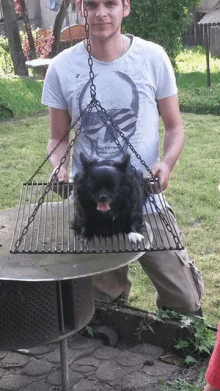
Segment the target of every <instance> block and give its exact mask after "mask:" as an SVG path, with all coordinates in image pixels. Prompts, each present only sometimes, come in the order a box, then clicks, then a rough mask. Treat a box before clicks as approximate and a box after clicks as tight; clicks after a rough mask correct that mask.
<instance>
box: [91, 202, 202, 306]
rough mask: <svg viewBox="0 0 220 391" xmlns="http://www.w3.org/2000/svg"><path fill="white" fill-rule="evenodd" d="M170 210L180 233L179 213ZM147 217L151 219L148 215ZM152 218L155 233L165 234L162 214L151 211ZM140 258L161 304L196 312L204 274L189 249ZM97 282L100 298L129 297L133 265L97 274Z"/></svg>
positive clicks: (97, 291) (150, 254)
mask: <svg viewBox="0 0 220 391" xmlns="http://www.w3.org/2000/svg"><path fill="white" fill-rule="evenodd" d="M168 213H169V219H170V221H171V222H172V224H173V227H174V228H175V229H176V231H177V232H178V233H179V234H180V232H179V228H178V226H177V222H176V219H175V216H174V214H173V211H172V209H171V208H170V207H169V206H168ZM145 219H146V220H147V219H148V217H147V215H146V216H145ZM149 219H150V223H151V227H152V230H153V234H154V235H155V237H156V238H158V237H160V238H161V237H162V236H163V237H164V236H165V234H164V229H163V224H162V223H161V219H160V218H159V216H158V215H157V214H155V215H154V216H153V215H149ZM166 235H168V239H170V240H171V242H172V240H173V236H172V234H170V233H169V232H168V231H166ZM180 235H181V234H180ZM166 240H167V237H165V238H164V241H165V242H166ZM138 261H139V262H140V264H141V266H142V268H143V269H144V271H145V272H146V273H147V274H148V275H149V277H150V278H151V280H152V282H153V284H154V286H155V288H156V290H157V294H158V295H157V306H158V307H159V308H162V307H166V308H169V309H174V310H176V311H179V312H182V313H193V312H196V311H197V310H198V309H199V308H200V307H201V303H200V301H201V298H202V295H203V292H204V284H203V280H202V276H201V273H200V271H199V270H198V269H197V268H196V267H195V264H194V262H193V261H192V260H190V258H189V256H188V253H187V251H186V250H185V249H184V250H169V251H164V250H160V251H146V252H145V254H144V255H143V256H142V257H141V258H139V260H138ZM93 285H94V290H95V296H96V298H98V299H100V300H108V301H109V300H114V299H116V298H117V297H118V296H120V295H122V294H123V296H124V300H125V301H128V296H129V291H130V288H131V281H130V279H129V267H128V266H124V267H122V268H120V269H117V270H114V271H111V272H107V273H103V274H100V275H97V276H94V277H93ZM146 310H147V308H146Z"/></svg>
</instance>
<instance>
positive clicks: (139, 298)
mask: <svg viewBox="0 0 220 391" xmlns="http://www.w3.org/2000/svg"><path fill="white" fill-rule="evenodd" d="M183 120H184V123H185V134H186V136H185V148H184V150H183V152H182V154H181V156H180V159H179V161H178V163H177V164H176V166H175V168H174V170H173V173H172V177H171V181H170V185H169V188H168V189H167V191H166V197H167V200H168V202H169V203H170V204H171V205H172V206H173V207H174V210H175V213H176V215H177V220H178V222H179V225H180V227H181V229H182V230H183V232H184V241H185V244H186V246H187V248H188V251H189V253H190V256H191V258H192V259H194V260H195V262H196V265H197V267H198V268H199V269H201V271H202V273H203V276H204V280H205V288H206V292H205V296H204V298H203V303H202V305H203V310H204V313H205V317H206V320H207V321H208V322H209V323H211V324H213V325H216V323H217V320H218V319H220V300H219V286H220V272H219V253H220V241H219V232H220V192H219V182H220V174H219V173H220V171H219V160H220V159H219V137H220V126H219V118H218V117H217V116H213V115H198V114H197V115H195V114H183ZM48 128H49V121H48V117H47V116H42V117H40V116H39V117H30V118H26V119H21V120H19V121H18V120H16V121H15V120H11V121H7V122H4V123H3V122H2V123H1V127H0V143H1V144H0V145H1V146H0V148H1V163H0V182H1V192H0V209H5V208H11V207H14V206H16V205H18V203H19V196H20V188H21V183H22V182H25V181H27V180H28V179H29V178H30V176H31V175H32V174H33V172H34V171H35V170H36V169H37V168H38V166H39V165H40V164H41V162H42V161H43V160H44V158H45V154H46V145H47V140H48ZM162 137H163V130H162V127H161V138H162ZM49 173H50V165H49V163H47V164H45V165H44V167H43V169H42V171H41V173H39V174H38V176H37V178H36V179H37V180H42V181H43V180H47V178H48V176H49ZM130 270H131V279H132V284H133V286H132V290H131V295H130V304H131V305H133V306H136V307H139V308H142V309H145V310H149V311H155V310H156V305H155V298H156V295H155V290H154V288H153V286H152V284H151V282H150V280H149V278H148V276H147V275H146V274H145V273H144V272H143V271H142V269H141V267H140V266H139V264H138V263H135V264H133V265H131V267H130Z"/></svg>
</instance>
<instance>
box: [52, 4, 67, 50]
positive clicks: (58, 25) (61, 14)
mask: <svg viewBox="0 0 220 391" xmlns="http://www.w3.org/2000/svg"><path fill="white" fill-rule="evenodd" d="M69 4H70V0H63V1H62V4H61V7H60V9H59V11H58V13H57V16H56V19H55V22H54V26H53V36H54V41H53V46H52V53H51V54H52V56H55V55H56V54H57V48H58V44H59V41H60V33H61V29H62V26H63V21H64V19H65V16H66V14H67V10H68V7H69Z"/></svg>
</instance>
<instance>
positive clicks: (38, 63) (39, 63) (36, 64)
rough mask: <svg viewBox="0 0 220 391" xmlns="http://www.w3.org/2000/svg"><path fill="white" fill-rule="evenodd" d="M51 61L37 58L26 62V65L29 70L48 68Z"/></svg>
mask: <svg viewBox="0 0 220 391" xmlns="http://www.w3.org/2000/svg"><path fill="white" fill-rule="evenodd" d="M51 61H52V59H51V58H36V59H35V60H29V61H26V62H25V64H26V65H27V67H29V68H47V67H48V66H49V65H50V63H51Z"/></svg>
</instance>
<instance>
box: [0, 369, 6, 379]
mask: <svg viewBox="0 0 220 391" xmlns="http://www.w3.org/2000/svg"><path fill="white" fill-rule="evenodd" d="M5 373H6V370H4V369H1V368H0V379H1V378H2V376H4V374H5Z"/></svg>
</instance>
